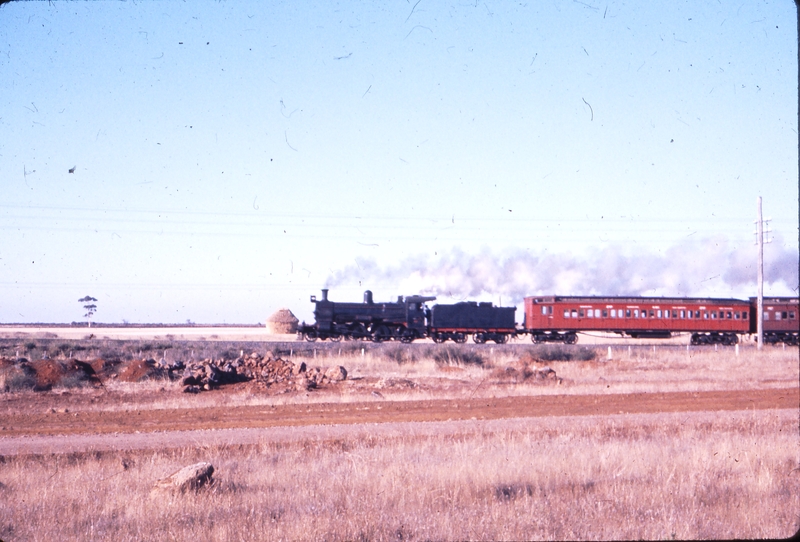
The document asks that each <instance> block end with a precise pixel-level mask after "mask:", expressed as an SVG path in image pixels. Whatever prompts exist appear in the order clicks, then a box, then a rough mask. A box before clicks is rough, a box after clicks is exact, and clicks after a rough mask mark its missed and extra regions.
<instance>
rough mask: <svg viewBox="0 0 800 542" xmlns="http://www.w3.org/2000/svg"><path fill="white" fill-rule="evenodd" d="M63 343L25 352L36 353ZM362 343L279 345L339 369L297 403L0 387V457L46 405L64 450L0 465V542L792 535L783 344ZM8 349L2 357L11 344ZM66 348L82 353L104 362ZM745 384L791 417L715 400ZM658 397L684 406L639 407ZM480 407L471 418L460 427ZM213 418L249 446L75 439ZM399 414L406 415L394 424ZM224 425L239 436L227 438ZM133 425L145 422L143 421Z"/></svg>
mask: <svg viewBox="0 0 800 542" xmlns="http://www.w3.org/2000/svg"><path fill="white" fill-rule="evenodd" d="M28 346H30V345H28ZM63 346H64V345H63V344H60V343H59V344H54V345H44V344H37V345H36V346H35V347H34V348H30V349H27V351H28V352H29V353H31V354H34V355H32V356H31V358H35V357H36V356H35V353H36V352H37V351H41V350H44V349H46V348H51V350H52V348H54V347H58V348H61V347H63ZM72 346H73V347H74V346H76V345H72ZM84 346H86V345H84ZM111 346H113V345H109V344H106V345H105V346H104V347H105V348H110V347H111ZM159 346H162V347H163V346H165V345H164V344H160V345H159ZM236 346H241V349H247V348H250V349H261V350H262V351H263V350H266V349H268V348H273V347H271V346H270V345H266V344H258V345H254V344H249V345H236ZM371 346H372V345H367V347H365V349H364V352H363V354H362V352H361V347H360V346H358V345H347V344H342V345H341V346H334V347H329V348H325V349H323V348H322V347H321V346H320V347H319V350H317V351H298V352H293V354H294V355H295V356H302V357H303V359H305V361H306V362H307V363H309V364H318V365H320V366H331V365H343V366H345V367H346V368H347V371H348V373H349V376H348V379H347V380H346V381H344V382H340V383H337V384H335V385H330V386H326V387H322V388H319V389H316V390H312V391H307V392H292V393H279V394H274V393H270V392H269V390H266V391H258V390H254V389H252V388H248V387H247V385H246V384H236V385H232V386H230V387H227V388H224V389H223V388H220V389H216V390H213V391H211V392H206V393H201V394H197V395H190V394H183V393H180V389H181V388H180V387H179V385H178V383H176V382H170V381H168V380H150V381H145V382H138V383H127V382H119V381H115V380H113V379H110V380H107V381H105V382H104V383H103V386H102V387H98V386H94V387H93V386H88V385H79V384H76V383H74V382H72V383H70V384H69V385H68V386H60V387H59V386H56V387H54V388H53V389H52V390H50V391H47V392H33V391H27V390H24V389H20V390H11V391H8V392H6V393H0V418H2V419H4V420H5V421H4V423H3V426H2V429H0V450H2V449H10V448H9V446H8V445H9V444H11V443H18V442H25V441H31V442H32V441H35V439H36V435H37V434H38V433H37V430H36V428H37V427H39V426H38V425H36V423H34V422H33V421H31V422H30V423H29V424H28V425H26V423H28V422H26V420H34V418H28V417H26V416H29V413H30V412H36V413H41V412H44V411H45V410H46V411H47V412H48V413H49V412H51V411H58V412H56V413H55V414H48V416H55V418H54V419H55V422H53V421H50V422H48V423H49V424H50V425H49V427H51V428H52V427H54V428H55V429H54V431H55V434H56V435H57V434H58V433H59V432H62V433H64V434H65V435H69V436H65V437H60V438H63V439H65V441H64V442H69V443H71V445H72V447H71V448H69V450H71V451H65V452H64V453H58V452H57V451H54V450H48V451H47V452H46V453H45V452H41V451H40V452H37V453H11V452H6V453H5V455H0V539H2V540H4V541H6V542H8V541H11V540H66V539H71V540H187V539H193V538H194V539H200V540H285V539H289V540H298V539H302V540H307V539H315V540H317V539H319V540H342V539H344V540H463V539H472V540H475V539H482V540H538V539H545V540H563V539H603V540H609V539H614V540H618V539H720V538H781V537H788V536H791V535H793V534H794V533H796V532H797V531H798V529H799V528H800V429H799V428H800V426H799V425H798V423H799V420H800V418H799V416H800V410H799V409H800V405H798V404H797V401H798V400H797V399H796V397H797V389H798V385H799V384H798V383H799V382H800V373H799V369H798V366H799V365H800V364H799V363H798V351H797V349H796V348H795V349H789V348H787V349H783V348H780V347H778V348H768V349H765V351H763V352H760V353H759V352H757V351H755V349H753V348H744V347H743V348H741V349H740V351H739V353H738V355H737V354H736V351H735V350H734V349H732V348H728V349H721V348H720V349H719V350H718V351H715V350H714V349H713V347H712V348H705V349H703V348H695V349H688V350H687V349H686V348H685V347H672V348H660V347H659V348H656V350H655V351H653V349H652V348H650V347H637V348H631V349H630V350H629V349H628V348H627V347H626V346H617V345H615V346H612V352H611V358H610V359H608V350H607V347H606V346H603V347H599V348H597V349H596V350H592V351H591V352H589V350H588V349H585V350H583V351H579V350H577V347H574V348H573V349H571V350H568V351H561V352H559V351H557V350H553V349H550V350H543V349H536V348H535V347H532V346H530V345H526V346H524V347H523V346H521V345H504V346H506V347H491V346H489V345H486V346H485V347H483V348H482V349H475V348H461V349H459V348H452V349H449V350H447V349H441V348H438V347H436V346H434V345H418V346H419V347H418V348H406V347H402V346H400V345H393V344H391V345H382V346H381V348H379V349H378V348H371ZM414 346H417V345H414ZM20 347H22V348H25V345H16V344H10V343H9V344H5V345H3V348H5V352H6V353H7V352H9V351H12V350H16V349H19V348H20ZM137 347H138V348H142V345H141V344H138V345H134V346H133V347H131V349H136V348H137ZM181 348H183V350H181V349H180V348H179V345H177V344H176V345H172V347H171V348H170V349H169V351H168V352H166V355H167V356H168V357H169V356H173V355H174V356H177V355H184V354H181V353H180V352H184V350H185V351H186V352H189V351H191V349H192V348H193V349H195V350H197V349H199V348H200V345H195V344H191V345H186V344H184V345H182V346H181ZM218 348H221V349H234V350H235V349H236V348H235V347H234V346H232V345H227V344H222V345H219V346H218ZM340 348H341V350H340ZM61 349H62V350H63V348H61ZM162 350H164V351H166V350H167V349H166V348H162ZM80 352H81V355H85V359H89V358H91V357H93V356H94V355H96V354H97V353H96V352H93V351H91V350H90V349H89V348H86V349H85V350H81V351H80ZM54 353H55V351H54V350H52V351H50V354H54ZM237 353H238V352H237ZM565 353H567V354H570V355H569V356H567V355H565ZM0 354H2V352H0ZM198 355H201V354H198ZM202 355H212V356H213V355H215V354H214V353H213V352H212V353H209V352H204V353H202ZM76 357H77V356H76ZM563 358H571V359H563ZM545 367H549V368H550V369H552V370H554V371H555V374H556V375H557V378H550V379H547V380H541V379H536V378H525V376H524V375H525V374H527V373H525V370H526V369H525V368H528V369H529V370H533V371H534V372H535V371H536V370H541V369H544V368H545ZM756 392H758V393H764V392H767V393H770V392H774V395H776V396H781V397H783V396H787V395H788V396H790V397H791V400H790V402H789V407H786V406H783V407H770V406H768V405H767V404H766V403H763V404H761V403H759V404H758V405H756V404H755V403H753V405H752V408H748V407H747V406H745V407H742V408H739V407H735V408H734V407H731V406H730V405H728V404H725V405H723V402H724V400H725V398H726V397H728V396H730V397H734V398H735V397H736V396H737V394H746V393H751V394H752V393H756ZM655 394H664V395H665V396H670V397H678V398H682V399H681V401H683V403H682V404H680V405H676V404H674V403H664V405H663V410H662V411H653V410H652V409H648V410H643V409H639V410H637V409H636V408H635V407H636V405H635V404H633V403H635V402H636V401H641V400H642V398H643V397H649V396H651V395H655ZM693 394H694V395H693ZM704 394H705V395H704ZM713 394H715V395H713ZM694 396H696V397H698V400H697V404H696V405H693V404H692V399H691V398H692V397H694ZM592 397H595V398H596V400H595V402H596V404H597V405H598V407H597V409H596V410H595V411H592V409H591V398H592ZM703 397H706V398H707V397H720V398H721V399H720V404H719V406H718V407H717V406H715V405H713V404H711V406H709V403H708V401H707V400H706V401H705V402H702V403H701V399H702V398H703ZM570 398H573V399H572V400H574V402H576V403H577V402H581V404H583V405H586V404H589V405H590V406H589V408H588V409H585V410H587V411H584V410H581V411H580V413H579V414H576V413H572V414H570V413H568V412H566V411H564V412H562V411H559V412H556V409H555V408H554V409H553V411H552V412H548V410H547V408H546V405H547V402H548V401H552V404H553V405H556V404H559V405H569V404H570V401H571V399H570ZM626 398H627V399H626ZM612 399H614V400H615V401H618V402H617V403H613V404H614V405H615V408H616V405H617V404H620V405H626V406H624V407H620V408H623V410H624V413H621V414H620V413H617V411H616V410H614V411H613V412H609V411H608V409H607V408H606V406H607V404H608V401H610V400H612ZM482 400H483V401H484V402H485V404H486V405H487V410H486V411H484V412H482V411H481V410H480V409H479V408H477V409H475V410H471V411H469V412H468V413H466V414H463V415H459V413H458V411H459V409H460V410H464V409H466V408H467V407H470V408H472V406H473V405H478V406H479V405H480V401H482ZM504 400H514V401H521V403H519V404H522V402H524V401H536V402H537V404H538V405H540V406H538V407H537V408H538V410H537V411H536V412H537V413H536V414H531V412H529V411H523V410H520V411H518V412H514V411H513V410H511V411H510V412H508V411H505V410H504V411H502V414H501V415H496V414H497V412H498V411H497V410H495V411H491V410H490V409H489V406H488V405H489V404H490V403H491V404H494V403H500V402H502V401H504ZM626 400H627V403H626V402H625V401H626ZM492 401H494V403H492ZM509 404H512V405H513V404H516V403H509ZM658 404H660V403H658ZM701 404H702V406H700V405H701ZM731 404H733V405H734V406H735V405H736V403H735V402H734V403H731ZM781 404H783V405H785V404H786V403H785V402H784V403H781ZM428 405H436V408H441V409H442V410H443V411H446V412H448V413H450V414H447V415H448V416H449V417H450V421H448V418H435V417H426V415H425V414H426V413H424V412H422V413H420V412H421V411H420V408H422V409H423V411H424V408H428ZM541 405H544V407H542V406H541ZM603 405H606V406H603ZM765 405H767V406H765ZM629 407H630V408H629ZM264 408H267V409H275V411H278V412H290V411H291V412H292V413H294V414H293V415H295V414H297V413H298V412H300V411H304V410H306V409H307V410H309V411H313V410H314V409H317V410H319V409H323V408H325V409H327V411H328V412H336V411H337V409H339V410H338V411H341V412H344V411H345V410H346V409H352V410H359V409H366V410H367V411H369V412H370V413H371V414H370V415H371V416H373V417H371V418H369V419H365V421H361V422H359V421H358V419H357V418H356V419H355V420H354V419H351V418H347V419H345V418H344V417H343V418H342V419H341V420H339V422H338V423H341V424H343V425H340V426H339V425H333V426H314V425H311V426H303V427H300V426H296V425H293V424H296V423H298V422H297V421H293V422H292V421H288V420H289V418H288V417H287V418H286V420H287V421H286V422H285V423H283V425H282V426H281V424H278V426H273V425H259V424H258V423H254V424H251V421H252V420H256V421H258V418H257V417H256V418H251V417H252V416H254V415H255V416H257V413H258V412H268V411H269V410H264ZM370 408H372V410H369V409H370ZM215 409H218V410H215ZM281 409H283V410H281ZM375 409H378V411H379V412H380V413H382V414H380V413H378V412H376V410H375ZM603 409H605V410H603ZM206 410H208V411H209V412H212V413H213V416H212V418H211V419H217V418H219V425H217V426H216V427H223V426H225V427H227V426H231V427H241V428H242V429H241V431H247V435H248V436H247V438H243V437H241V436H240V433H237V432H236V430H234V429H230V430H226V431H227V432H226V431H222V430H216V431H211V433H213V434H215V435H217V438H215V439H213V440H212V439H204V438H201V436H200V432H198V434H197V436H196V438H195V439H194V441H192V440H191V436H190V435H191V432H188V433H187V432H182V433H181V435H182V436H181V438H180V439H179V438H177V436H176V438H174V439H172V440H171V437H170V435H172V433H170V432H167V433H154V435H158V439H157V441H158V445H150V446H148V445H146V443H145V445H142V444H141V443H139V444H137V445H135V446H133V445H131V446H128V445H126V444H124V443H125V442H126V441H125V440H124V439H120V438H119V437H120V436H124V435H114V437H115V439H116V440H114V441H113V442H115V443H122V444H115V445H114V446H110V447H109V446H105V447H103V446H98V445H96V444H92V443H91V442H96V441H91V442H89V440H88V438H87V437H86V436H85V435H90V434H94V436H95V437H97V438H101V437H102V434H103V431H105V429H102V427H101V424H102V423H106V422H107V421H108V419H110V417H113V416H117V415H120V414H124V415H125V416H126V417H128V418H132V417H135V416H137V415H141V416H143V417H147V416H150V417H149V418H147V419H156V420H158V419H161V420H162V421H163V423H164V424H165V425H164V427H167V425H166V424H167V422H168V421H169V419H173V418H175V417H177V416H182V415H184V414H186V413H192V412H201V411H206ZM61 411H63V412H61ZM59 412H60V413H59ZM412 412H413V413H417V414H414V416H417V417H416V418H414V417H413V416H411V418H409V417H408V416H405V417H404V416H403V414H404V413H405V414H408V413H412ZM565 412H566V413H565ZM219 413H223V414H222V415H220V416H218V414H219ZM226 413H227V414H226ZM254 413H255V414H254ZM427 414H435V413H427ZM482 414H487V415H486V416H483V415H482ZM158 415H160V416H161V418H158ZM269 415H270V414H264V415H263V416H269ZM271 415H273V416H274V414H271ZM237 416H239V417H240V418H241V420H243V421H242V423H240V424H235V423H234V424H233V425H224V423H223V422H226V423H227V422H231V421H235V419H236V418H237ZM375 416H377V417H375ZM381 416H383V417H381ZM35 419H45V418H35ZM292 419H295V418H292ZM91 420H97V423H98V425H97V426H94V425H93V423H94V422H91ZM415 420H416V421H415ZM426 420H428V421H426ZM434 420H438V421H434ZM376 422H377V423H376ZM12 423H13V424H19V426H18V427H17V429H13V427H11V424H12ZM325 423H328V424H336V423H337V421H336V419H335V418H334V419H329V420H328V421H326V422H325ZM76 424H77V425H76ZM81 424H83V425H81ZM134 425H135V424H134ZM59 427H60V428H61V429H59ZM76 427H77V428H78V429H80V431H78V432H77V433H75V432H74V431H75V428H76ZM213 427H215V426H213V425H212V426H210V428H211V429H213ZM247 427H263V428H262V429H246V428H247ZM325 427H332V428H335V429H336V431H335V432H333V431H332V430H327V429H325ZM389 427H391V430H389V429H388V428H389ZM139 429H141V430H142V431H160V429H159V426H158V424H156V425H155V426H152V427H148V429H146V430H145V429H144V427H139ZM137 430H138V429H137ZM15 431H16V432H15ZM131 433H133V431H131ZM177 434H178V433H175V435H177ZM203 434H206V433H203ZM242 434H244V433H242ZM19 435H27V436H19ZM187 435H189V436H188V437H187ZM132 436H133V435H132ZM139 436H140V437H141V435H139ZM56 438H59V437H56ZM82 439H86V440H85V441H82ZM187 439H188V440H187ZM109 441H110V440H109ZM82 442H83V444H82ZM145 442H146V441H145ZM154 442H155V439H154ZM193 442H194V443H193ZM4 446H5V448H4ZM66 449H67V447H66V446H65V450H66ZM198 461H208V462H210V463H212V464H213V465H214V468H215V473H214V483H213V484H212V485H211V486H209V487H205V488H202V489H200V490H199V491H197V492H189V493H185V494H174V495H161V494H159V495H153V494H151V488H152V487H153V484H154V482H155V481H156V480H158V479H160V478H163V477H165V476H167V475H169V474H170V473H172V472H174V471H176V470H177V469H179V468H181V467H183V466H185V465H188V464H191V463H195V462H198Z"/></svg>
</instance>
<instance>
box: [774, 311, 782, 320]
mask: <svg viewBox="0 0 800 542" xmlns="http://www.w3.org/2000/svg"><path fill="white" fill-rule="evenodd" d="M775 319H776V320H780V319H781V313H780V312H778V311H775Z"/></svg>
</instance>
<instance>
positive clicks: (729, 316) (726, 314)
mask: <svg viewBox="0 0 800 542" xmlns="http://www.w3.org/2000/svg"><path fill="white" fill-rule="evenodd" d="M725 318H727V319H728V320H730V319H731V311H728V312H726V313H725Z"/></svg>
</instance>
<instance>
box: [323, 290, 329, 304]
mask: <svg viewBox="0 0 800 542" xmlns="http://www.w3.org/2000/svg"><path fill="white" fill-rule="evenodd" d="M327 300H328V289H327V288H323V289H322V301H327Z"/></svg>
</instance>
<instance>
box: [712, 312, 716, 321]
mask: <svg viewBox="0 0 800 542" xmlns="http://www.w3.org/2000/svg"><path fill="white" fill-rule="evenodd" d="M711 319H712V320H716V319H717V311H711Z"/></svg>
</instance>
